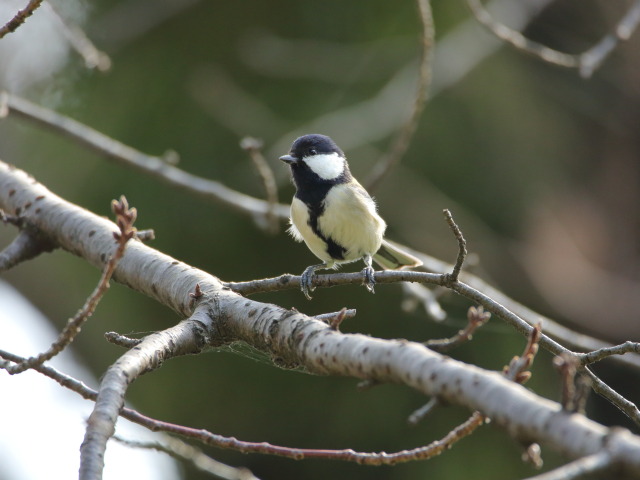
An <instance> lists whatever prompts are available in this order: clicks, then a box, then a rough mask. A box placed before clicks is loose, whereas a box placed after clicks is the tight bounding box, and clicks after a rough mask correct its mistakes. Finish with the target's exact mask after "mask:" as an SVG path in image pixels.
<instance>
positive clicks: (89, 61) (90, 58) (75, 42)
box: [44, 2, 111, 72]
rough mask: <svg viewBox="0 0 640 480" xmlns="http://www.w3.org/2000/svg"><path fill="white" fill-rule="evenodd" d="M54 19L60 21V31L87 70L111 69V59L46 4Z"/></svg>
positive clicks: (77, 27) (81, 31) (82, 32)
mask: <svg viewBox="0 0 640 480" xmlns="http://www.w3.org/2000/svg"><path fill="white" fill-rule="evenodd" d="M44 5H45V7H47V8H48V9H49V11H50V12H51V14H52V16H53V18H55V19H56V20H57V21H58V25H59V26H60V29H61V30H62V32H63V33H64V36H65V38H66V39H67V41H68V42H69V44H70V45H71V47H72V48H73V49H74V50H75V51H76V52H77V53H78V55H80V56H81V57H82V58H83V59H84V63H85V65H86V67H87V68H89V69H94V68H97V69H98V70H99V71H100V72H106V71H108V70H109V69H110V68H111V58H110V57H109V55H107V54H106V53H105V52H103V51H101V50H98V48H96V46H95V45H94V44H93V42H92V41H91V40H90V39H89V37H87V35H86V34H85V33H84V31H83V30H82V29H81V28H80V27H79V26H78V25H76V24H74V23H73V22H71V21H70V20H69V19H66V18H63V17H62V16H61V15H60V14H59V13H58V11H57V10H56V8H55V7H54V5H53V4H52V3H51V2H45V4H44Z"/></svg>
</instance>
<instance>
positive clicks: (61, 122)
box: [5, 92, 289, 218]
mask: <svg viewBox="0 0 640 480" xmlns="http://www.w3.org/2000/svg"><path fill="white" fill-rule="evenodd" d="M5 99H6V106H7V107H8V109H9V112H10V113H13V114H16V115H17V116H20V117H22V118H26V119H27V120H31V121H34V122H35V123H37V124H40V125H42V126H45V127H46V128H49V129H51V130H53V131H55V132H58V133H61V134H63V135H65V136H67V137H70V138H72V139H74V140H76V141H77V142H78V143H80V144H82V145H84V146H86V147H88V148H90V149H92V150H94V151H96V152H98V153H99V154H101V155H104V156H105V158H107V159H109V160H113V161H116V162H118V163H121V164H124V165H127V166H129V167H132V168H134V169H136V170H139V171H142V172H144V173H146V174H148V175H150V176H152V177H156V178H158V179H160V180H162V181H164V182H165V183H167V184H169V185H171V186H173V187H176V188H180V189H183V190H185V191H187V192H190V193H192V194H195V195H199V196H201V197H202V198H205V199H207V200H213V201H217V202H220V203H223V204H224V205H227V206H228V207H231V208H232V209H233V210H235V211H237V212H241V213H243V214H245V215H246V214H249V215H252V216H254V217H258V218H263V217H264V216H265V215H266V214H267V213H268V212H269V209H270V208H271V207H270V206H269V203H268V202H266V201H264V200H260V199H257V198H254V197H250V196H249V195H245V194H243V193H240V192H238V191H236V190H232V189H230V188H228V187H226V186H225V185H223V184H222V183H220V182H216V181H214V180H208V179H205V178H202V177H198V176H196V175H192V174H190V173H187V172H185V171H183V170H180V169H179V168H176V167H175V166H173V165H170V164H168V163H167V162H166V161H165V159H164V158H162V157H154V156H151V155H146V154H144V153H142V152H139V151H138V150H135V149H133V148H131V147H129V146H127V145H124V144H123V143H120V142H118V141H117V140H114V139H112V138H109V137H108V136H106V135H104V134H103V133H100V132H98V131H97V130H94V129H92V128H90V127H88V126H86V125H84V124H82V123H80V122H77V121H75V120H73V119H71V118H69V117H65V116H64V115H60V114H59V113H56V112H53V111H51V110H47V109H46V108H43V107H40V106H38V105H35V104H33V103H31V102H29V101H27V100H25V99H23V98H20V97H17V96H15V95H12V94H9V93H6V92H5ZM274 212H275V214H276V215H278V217H280V218H285V217H288V215H289V207H288V206H285V205H281V204H278V205H277V206H276V207H275V209H274Z"/></svg>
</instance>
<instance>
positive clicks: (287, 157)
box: [280, 155, 299, 165]
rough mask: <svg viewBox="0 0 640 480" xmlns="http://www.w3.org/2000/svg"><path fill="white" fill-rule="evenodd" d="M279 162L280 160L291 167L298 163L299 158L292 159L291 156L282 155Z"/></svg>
mask: <svg viewBox="0 0 640 480" xmlns="http://www.w3.org/2000/svg"><path fill="white" fill-rule="evenodd" d="M280 160H282V161H283V162H284V163H288V164H289V165H292V164H294V163H296V162H298V160H299V158H298V157H294V156H293V155H283V156H281V157H280Z"/></svg>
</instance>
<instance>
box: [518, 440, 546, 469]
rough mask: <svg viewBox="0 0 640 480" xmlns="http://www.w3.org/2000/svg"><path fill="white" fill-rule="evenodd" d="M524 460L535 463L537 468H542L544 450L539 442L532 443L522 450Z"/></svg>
mask: <svg viewBox="0 0 640 480" xmlns="http://www.w3.org/2000/svg"><path fill="white" fill-rule="evenodd" d="M522 460H523V461H524V462H526V463H529V464H531V465H533V466H534V467H535V468H542V465H543V464H544V462H543V461H542V450H541V449H540V445H538V444H537V443H530V444H529V445H527V446H526V448H525V449H524V452H522Z"/></svg>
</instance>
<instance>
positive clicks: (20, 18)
mask: <svg viewBox="0 0 640 480" xmlns="http://www.w3.org/2000/svg"><path fill="white" fill-rule="evenodd" d="M41 3H42V0H29V3H28V4H27V6H26V7H24V8H23V9H22V10H20V11H19V12H18V13H16V14H15V16H14V17H13V18H12V19H11V20H9V21H8V22H7V23H6V24H5V25H3V26H2V27H0V38H2V37H4V36H5V35H7V34H9V33H11V32H15V31H16V29H17V28H18V27H19V26H20V25H22V24H23V23H24V22H25V20H26V19H27V18H29V17H30V16H31V15H32V14H33V12H34V11H35V10H36V8H38V7H39V6H40V4H41Z"/></svg>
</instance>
